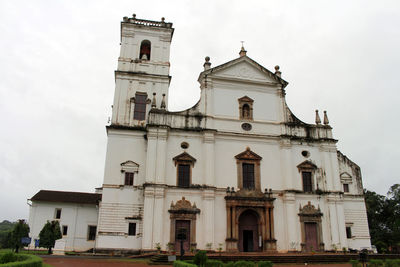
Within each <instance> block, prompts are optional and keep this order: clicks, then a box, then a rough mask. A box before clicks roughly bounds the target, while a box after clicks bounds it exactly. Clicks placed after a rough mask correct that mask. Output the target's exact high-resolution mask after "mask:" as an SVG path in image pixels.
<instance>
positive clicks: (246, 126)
mask: <svg viewBox="0 0 400 267" xmlns="http://www.w3.org/2000/svg"><path fill="white" fill-rule="evenodd" d="M242 129H243V130H245V131H250V130H251V124H250V123H243V124H242Z"/></svg>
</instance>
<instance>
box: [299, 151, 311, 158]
mask: <svg viewBox="0 0 400 267" xmlns="http://www.w3.org/2000/svg"><path fill="white" fill-rule="evenodd" d="M301 154H302V155H303V157H306V158H308V157H309V156H310V152H308V151H307V150H303V151H301Z"/></svg>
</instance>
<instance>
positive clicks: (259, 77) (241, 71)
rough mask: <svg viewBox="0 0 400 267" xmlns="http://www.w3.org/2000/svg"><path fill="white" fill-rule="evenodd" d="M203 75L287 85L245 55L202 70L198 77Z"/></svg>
mask: <svg viewBox="0 0 400 267" xmlns="http://www.w3.org/2000/svg"><path fill="white" fill-rule="evenodd" d="M204 75H208V76H213V77H219V78H224V79H233V80H246V81H253V82H262V83H270V84H283V85H284V86H286V85H287V82H286V81H285V80H283V79H282V78H280V77H279V76H277V75H275V73H273V72H271V71H269V70H268V69H266V68H264V67H263V66H261V65H260V64H258V63H257V62H255V61H254V60H252V59H251V58H249V57H247V56H243V57H240V58H237V59H234V60H231V61H229V62H227V63H225V64H222V65H219V66H217V67H214V68H212V69H209V70H206V71H203V72H202V73H201V74H200V77H199V79H200V78H201V77H202V76H204Z"/></svg>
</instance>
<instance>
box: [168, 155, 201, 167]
mask: <svg viewBox="0 0 400 267" xmlns="http://www.w3.org/2000/svg"><path fill="white" fill-rule="evenodd" d="M172 160H173V161H175V165H176V164H177V163H180V162H181V163H190V164H192V165H193V164H194V163H195V162H196V159H195V158H194V157H192V156H190V155H189V154H188V153H186V152H183V153H181V154H179V155H178V156H176V157H174V158H173V159H172Z"/></svg>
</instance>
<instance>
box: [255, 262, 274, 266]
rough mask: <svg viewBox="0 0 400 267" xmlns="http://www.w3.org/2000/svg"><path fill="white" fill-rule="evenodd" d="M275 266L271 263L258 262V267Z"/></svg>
mask: <svg viewBox="0 0 400 267" xmlns="http://www.w3.org/2000/svg"><path fill="white" fill-rule="evenodd" d="M273 265H274V264H273V263H272V262H271V261H259V262H257V266H258V267H272V266H273Z"/></svg>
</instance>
